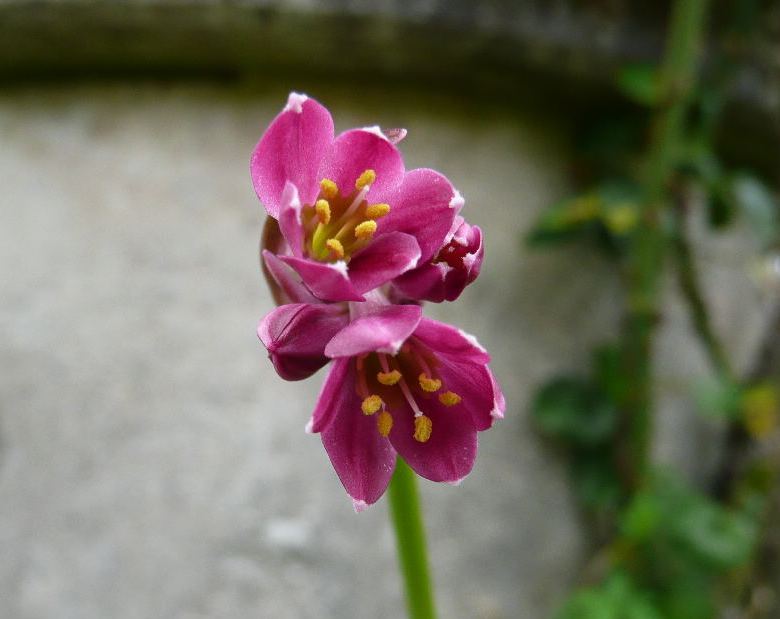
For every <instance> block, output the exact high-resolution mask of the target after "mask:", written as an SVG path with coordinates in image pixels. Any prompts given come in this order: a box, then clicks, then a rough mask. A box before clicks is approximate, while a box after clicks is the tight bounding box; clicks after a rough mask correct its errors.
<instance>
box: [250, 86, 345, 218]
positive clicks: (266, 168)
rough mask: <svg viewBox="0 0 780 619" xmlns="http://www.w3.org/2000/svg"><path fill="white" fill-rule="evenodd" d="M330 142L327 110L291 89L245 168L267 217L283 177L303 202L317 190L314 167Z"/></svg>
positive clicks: (279, 193)
mask: <svg viewBox="0 0 780 619" xmlns="http://www.w3.org/2000/svg"><path fill="white" fill-rule="evenodd" d="M332 143H333V119H332V118H331V116H330V112H328V110H327V109H325V108H324V107H323V106H322V105H320V104H319V103H318V102H317V101H315V100H314V99H309V98H308V97H305V95H299V94H296V93H291V94H290V98H289V99H288V101H287V105H286V106H285V108H284V110H282V112H281V113H280V114H279V115H278V116H277V117H276V118H275V119H274V120H273V122H272V123H271V125H270V126H269V127H268V129H267V130H266V132H265V133H264V134H263V137H262V138H260V142H258V144H257V146H256V147H255V150H254V152H253V153H252V159H251V161H250V164H249V169H250V172H251V174H252V184H253V185H254V188H255V192H256V193H257V197H258V198H260V201H261V202H262V203H263V205H264V206H265V209H266V211H268V214H269V215H270V216H271V217H274V218H277V217H278V216H279V208H280V200H281V196H282V191H283V189H284V185H285V183H286V182H287V181H290V182H292V183H294V184H295V186H296V187H297V188H298V192H299V193H300V198H301V201H302V202H303V203H304V204H312V203H313V202H314V199H315V198H316V197H317V194H318V193H319V181H320V179H319V178H318V176H317V170H318V168H319V167H320V163H321V162H322V159H323V157H324V156H325V153H326V152H327V151H328V149H329V148H330V145H331V144H332Z"/></svg>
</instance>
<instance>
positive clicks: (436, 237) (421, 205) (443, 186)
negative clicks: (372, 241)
mask: <svg viewBox="0 0 780 619" xmlns="http://www.w3.org/2000/svg"><path fill="white" fill-rule="evenodd" d="M455 196H456V192H455V189H454V188H453V187H452V184H451V183H450V181H448V180H447V178H446V177H445V176H443V175H441V174H439V173H438V172H436V171H435V170H429V169H426V168H420V169H417V170H412V171H411V172H407V173H406V175H405V176H404V178H403V182H402V183H401V184H400V186H399V187H398V188H397V189H396V191H395V192H393V193H392V194H391V195H389V196H386V197H385V199H384V202H387V203H389V204H390V208H391V210H390V212H389V213H388V214H387V215H386V216H385V217H383V218H382V219H380V220H379V228H378V232H377V233H378V234H379V233H385V232H392V231H400V232H406V233H407V234H411V235H412V236H414V237H415V238H416V239H417V243H418V244H419V245H420V251H421V253H422V255H421V257H420V262H421V263H424V262H428V261H429V260H430V259H431V258H433V256H434V255H435V254H436V252H438V251H439V249H440V248H441V246H442V245H443V244H444V239H445V238H446V236H447V233H448V232H449V231H450V229H451V227H452V222H453V220H454V218H455V215H456V212H455V211H456V209H455V208H453V207H452V206H451V203H452V201H453V199H454V198H455Z"/></svg>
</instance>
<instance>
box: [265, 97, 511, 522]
mask: <svg viewBox="0 0 780 619" xmlns="http://www.w3.org/2000/svg"><path fill="white" fill-rule="evenodd" d="M404 135H405V131H404V130H394V131H391V132H387V133H383V132H382V131H380V130H379V129H378V128H377V127H374V128H368V129H352V130H350V131H346V132H344V133H342V134H341V135H339V136H338V137H334V132H333V121H332V119H331V117H330V114H329V113H328V111H327V110H326V109H325V108H324V107H322V106H321V105H320V104H319V103H317V102H316V101H314V100H312V99H309V98H308V97H306V96H304V95H298V94H295V93H293V94H291V95H290V98H289V100H288V102H287V106H286V107H285V108H284V110H283V111H282V112H281V113H280V114H279V116H277V117H276V119H275V120H274V121H273V122H272V123H271V125H270V127H269V128H268V130H267V131H266V133H265V134H264V135H263V137H262V139H261V140H260V142H259V144H258V145H257V147H256V149H255V151H254V153H253V155H252V160H251V172H252V180H253V183H254V187H255V190H256V192H257V195H258V196H259V198H260V199H261V201H262V202H263V204H264V205H265V208H266V210H267V211H268V214H269V215H270V217H269V219H268V220H267V222H266V226H265V229H264V231H263V239H262V259H263V261H262V264H263V271H264V272H265V275H266V278H267V280H268V283H269V285H270V287H271V291H272V294H273V296H274V299H275V300H276V302H277V304H278V305H279V307H277V308H276V309H275V310H273V311H271V312H270V313H269V314H268V315H267V316H266V317H265V318H263V320H262V321H261V323H260V325H259V327H258V336H259V337H260V339H261V340H262V342H263V344H265V346H266V348H267V349H268V353H269V357H270V359H271V361H272V363H273V364H274V367H275V369H276V371H277V373H278V374H279V375H280V376H281V377H282V378H284V379H286V380H301V379H304V378H307V377H309V376H311V375H312V374H314V373H315V372H317V371H318V370H319V369H321V368H322V367H324V366H326V365H330V370H329V372H328V376H327V378H326V379H325V383H324V385H323V387H322V391H321V393H320V396H319V399H318V402H317V405H316V407H315V409H314V413H313V415H312V417H311V420H310V422H309V424H308V426H307V429H308V430H309V431H310V432H313V433H319V434H320V435H321V437H322V442H323V445H324V446H325V449H326V451H327V453H328V456H329V457H330V460H331V462H332V464H333V467H334V468H335V470H336V472H337V474H338V476H339V478H340V479H341V482H342V483H343V485H344V487H345V488H346V490H347V492H348V493H349V495H350V496H351V497H352V500H353V503H354V505H355V508H356V509H362V508H364V507H366V506H367V505H370V504H372V503H374V502H375V501H377V500H378V499H379V497H380V496H381V495H382V494H383V493H384V491H385V489H386V488H387V485H388V483H389V481H390V478H391V476H392V474H393V470H394V468H395V462H396V457H397V456H399V455H400V456H401V457H402V458H403V459H404V460H405V461H406V462H407V463H408V464H409V466H411V467H412V469H413V470H414V471H416V472H417V474H419V475H420V476H422V477H425V478H427V479H430V480H433V481H444V482H450V483H457V482H459V481H460V480H461V479H463V478H464V477H465V476H466V475H467V474H468V473H469V472H470V471H471V469H472V467H473V465H474V459H475V458H476V453H477V432H480V431H482V430H486V429H487V428H489V427H490V426H491V425H492V423H493V421H494V420H495V419H496V418H500V417H503V413H504V409H505V403H504V397H503V395H502V393H501V389H500V388H499V386H498V383H497V382H496V380H495V379H494V377H493V375H492V373H491V372H490V370H489V368H488V365H487V364H488V362H489V360H490V357H489V356H488V354H487V352H486V351H485V350H484V348H482V347H481V346H480V345H479V344H478V343H477V341H476V340H475V339H474V338H473V337H472V336H470V335H468V334H466V333H463V332H462V331H460V330H459V329H456V328H455V327H452V326H449V325H446V324H444V323H440V322H437V321H435V320H429V319H426V318H423V316H422V308H421V303H420V302H421V301H424V300H428V301H435V302H441V301H444V300H449V301H452V300H454V299H456V298H457V297H458V296H459V295H460V294H461V292H462V291H463V289H464V288H465V287H466V286H467V285H468V284H470V283H471V282H472V281H474V279H476V277H477V276H478V274H479V271H480V268H481V265H482V258H483V254H484V249H483V243H482V232H481V230H480V229H479V228H478V227H476V226H471V225H470V224H468V223H467V222H466V221H465V220H464V219H463V218H462V217H461V216H460V215H458V212H459V210H460V209H461V207H462V206H463V198H462V197H461V196H460V194H459V193H458V192H457V191H456V190H455V189H454V188H453V187H452V185H451V184H450V182H449V181H448V180H447V179H446V178H445V177H444V176H442V175H441V174H439V173H438V172H435V171H433V170H429V169H418V170H411V171H409V172H407V171H406V170H405V169H404V165H403V161H402V159H401V155H400V153H399V152H398V149H397V148H396V147H395V143H397V142H398V141H400V140H401V139H402V138H403V136H404Z"/></svg>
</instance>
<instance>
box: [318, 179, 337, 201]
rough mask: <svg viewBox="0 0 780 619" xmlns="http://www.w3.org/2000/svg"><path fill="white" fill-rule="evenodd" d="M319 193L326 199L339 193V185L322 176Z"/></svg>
mask: <svg viewBox="0 0 780 619" xmlns="http://www.w3.org/2000/svg"><path fill="white" fill-rule="evenodd" d="M320 193H321V194H322V195H323V196H325V197H326V198H328V199H332V198H335V197H336V196H337V195H339V186H338V185H337V184H336V183H334V182H333V181H332V180H330V179H329V178H323V179H322V180H321V181H320Z"/></svg>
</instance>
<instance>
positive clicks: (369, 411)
mask: <svg viewBox="0 0 780 619" xmlns="http://www.w3.org/2000/svg"><path fill="white" fill-rule="evenodd" d="M383 404H384V402H382V398H380V397H379V396H378V395H370V396H368V397H367V398H366V399H365V400H363V403H362V404H361V405H360V408H362V409H363V414H364V415H373V414H374V413H375V412H377V411H378V410H379V409H380V408H382V405H383Z"/></svg>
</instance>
